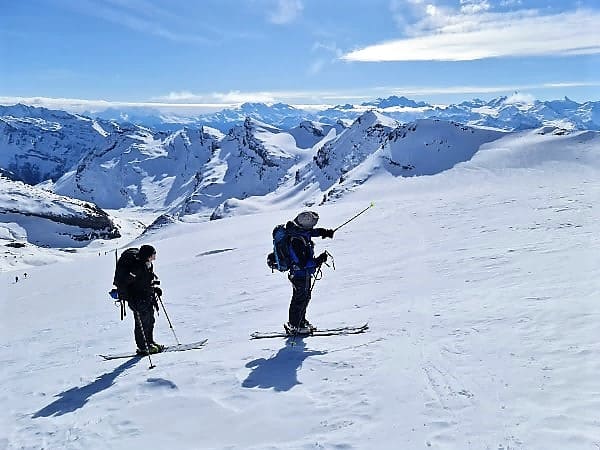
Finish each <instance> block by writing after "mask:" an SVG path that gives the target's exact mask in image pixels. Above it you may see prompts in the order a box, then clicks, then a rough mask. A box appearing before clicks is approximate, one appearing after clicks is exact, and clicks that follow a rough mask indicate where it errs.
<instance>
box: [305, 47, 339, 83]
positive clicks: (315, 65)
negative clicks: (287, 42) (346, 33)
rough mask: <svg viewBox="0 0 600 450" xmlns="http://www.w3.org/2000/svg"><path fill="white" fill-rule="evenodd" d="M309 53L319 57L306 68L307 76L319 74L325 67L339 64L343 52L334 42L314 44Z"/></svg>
mask: <svg viewBox="0 0 600 450" xmlns="http://www.w3.org/2000/svg"><path fill="white" fill-rule="evenodd" d="M311 53H317V54H319V56H318V57H317V58H316V59H315V60H314V61H312V63H311V64H310V65H309V66H308V70H307V73H308V75H311V76H314V75H318V74H319V73H321V72H322V71H323V70H324V69H325V67H327V66H328V65H331V64H335V63H338V62H339V59H340V57H341V56H342V55H343V54H344V52H343V51H342V50H341V49H340V48H339V47H338V46H337V44H336V43H335V42H321V41H319V42H315V43H314V44H313V46H312V49H311Z"/></svg>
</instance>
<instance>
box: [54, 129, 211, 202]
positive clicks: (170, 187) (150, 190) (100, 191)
mask: <svg viewBox="0 0 600 450" xmlns="http://www.w3.org/2000/svg"><path fill="white" fill-rule="evenodd" d="M221 137H222V134H221V133H220V132H219V131H217V130H214V129H210V128H208V127H203V128H200V129H187V128H185V129H182V130H179V131H177V132H175V133H171V134H169V133H162V132H153V131H151V130H148V129H144V128H140V127H138V126H133V125H131V126H129V127H125V126H123V127H122V128H121V129H120V130H119V132H118V133H112V134H110V135H109V136H107V137H106V141H105V142H104V145H103V147H102V148H101V149H99V150H97V151H95V152H90V153H88V154H87V155H86V157H85V158H83V159H82V160H81V161H80V162H79V164H78V166H77V167H76V169H75V170H73V171H71V172H69V173H67V174H65V175H64V176H63V177H62V178H61V179H60V180H58V181H57V182H56V184H55V186H54V190H55V191H56V192H58V193H60V194H63V195H69V196H72V197H76V198H82V199H85V200H88V201H93V202H95V203H97V204H99V205H100V206H102V207H104V208H111V209H117V208H124V207H133V206H144V207H147V208H148V209H151V210H152V209H154V210H161V209H162V210H165V209H168V208H169V207H171V206H172V205H177V204H181V203H182V202H183V201H184V200H185V198H186V196H187V195H189V194H190V193H191V192H192V191H193V189H194V183H195V178H196V176H197V174H198V172H201V170H202V167H203V166H204V165H205V164H207V163H208V162H209V161H210V160H211V158H212V155H213V152H214V150H215V147H216V142H217V141H218V140H219V139H220V138H221Z"/></svg>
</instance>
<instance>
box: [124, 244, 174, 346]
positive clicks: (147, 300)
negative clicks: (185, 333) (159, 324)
mask: <svg viewBox="0 0 600 450" xmlns="http://www.w3.org/2000/svg"><path fill="white" fill-rule="evenodd" d="M155 259H156V250H155V249H154V247H152V246H151V245H142V246H141V247H140V249H139V250H138V249H135V248H130V249H127V250H125V251H124V252H123V254H122V255H121V258H120V259H119V261H118V262H117V268H116V271H115V279H114V285H115V286H116V287H117V290H118V295H119V299H121V300H125V301H127V303H128V305H129V308H130V309H131V310H132V311H133V316H134V322H135V327H134V335H135V343H136V344H137V353H138V354H139V355H146V354H148V352H149V353H158V352H160V351H162V350H163V349H164V346H163V345H160V344H157V343H156V342H154V309H156V310H157V311H158V301H157V299H156V296H157V295H158V296H162V290H161V288H160V287H158V285H159V284H160V281H159V280H158V277H157V276H156V275H155V274H154V266H153V264H152V262H153V261H154V260H155Z"/></svg>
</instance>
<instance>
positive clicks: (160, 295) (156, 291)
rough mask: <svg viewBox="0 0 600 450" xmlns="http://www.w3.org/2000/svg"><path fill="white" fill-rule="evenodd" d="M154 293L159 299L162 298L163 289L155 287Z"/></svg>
mask: <svg viewBox="0 0 600 450" xmlns="http://www.w3.org/2000/svg"><path fill="white" fill-rule="evenodd" d="M154 293H155V294H156V295H158V296H159V297H162V289H161V288H159V287H154Z"/></svg>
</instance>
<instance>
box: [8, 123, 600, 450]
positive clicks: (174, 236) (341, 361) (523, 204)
mask: <svg viewBox="0 0 600 450" xmlns="http://www.w3.org/2000/svg"><path fill="white" fill-rule="evenodd" d="M417 131H418V130H417ZM543 133H544V134H536V133H529V132H525V133H520V134H517V135H507V136H505V137H504V138H502V139H500V140H497V141H494V142H492V143H489V144H486V145H484V149H482V150H481V151H480V152H478V153H477V154H476V155H475V156H474V158H473V159H472V160H470V161H467V162H464V163H462V164H459V165H457V166H455V167H454V168H452V169H450V170H447V171H444V172H442V173H439V174H437V175H435V176H429V177H392V176H390V175H389V174H386V173H385V172H382V174H381V175H382V176H379V177H376V178H374V179H373V180H372V183H367V184H365V185H364V186H363V188H362V189H360V190H357V191H355V192H354V193H353V194H352V195H350V196H346V197H344V198H342V199H340V200H339V201H337V202H336V203H334V204H326V205H324V206H322V207H315V208H316V209H317V211H318V212H319V214H320V216H321V221H320V224H321V225H322V226H325V227H334V226H337V225H339V224H341V223H342V222H343V221H344V220H346V219H347V218H349V217H351V216H352V215H354V214H355V213H356V212H358V211H359V210H360V209H362V208H364V207H365V206H366V205H368V202H370V201H372V200H374V201H375V202H376V206H375V208H373V209H372V210H370V211H369V212H368V213H365V214H364V215H362V216H360V217H359V218H358V219H356V220H355V221H354V222H351V223H350V224H348V225H347V226H345V227H343V228H341V229H340V230H338V231H337V232H336V234H335V239H333V240H332V241H330V240H321V239H317V240H316V247H317V248H316V251H317V252H320V251H322V250H323V249H328V250H329V251H330V252H331V253H332V254H333V255H334V256H335V263H336V270H335V271H333V270H332V269H331V268H325V269H324V277H323V278H322V279H321V280H320V281H318V282H317V283H316V285H315V288H314V291H313V299H312V301H311V304H310V306H309V310H308V318H309V319H310V320H311V321H312V322H313V323H315V324H316V325H318V326H322V327H327V326H332V325H339V324H356V323H362V322H366V321H368V322H369V325H370V330H369V332H368V333H366V334H364V335H356V336H339V337H325V338H305V339H296V340H295V342H294V344H295V345H291V344H292V342H290V341H286V340H284V339H276V340H266V341H250V340H248V336H249V333H250V332H252V331H255V330H277V329H280V328H281V323H282V322H284V321H285V320H286V318H287V307H288V301H289V297H290V295H291V288H290V285H289V283H288V281H287V280H286V278H285V276H284V275H283V274H279V273H276V274H272V273H271V271H270V270H269V269H268V268H267V267H266V265H265V255H266V254H267V253H268V252H269V251H270V247H271V230H272V228H273V226H274V225H275V224H276V223H281V222H282V221H285V220H287V219H289V218H290V217H293V216H294V214H296V213H297V212H298V209H299V206H296V207H294V208H292V209H289V210H277V211H271V212H268V213H263V214H257V215H251V216H240V217H231V218H227V219H223V220H220V221H216V222H205V223H200V224H183V223H179V224H174V225H172V226H169V227H166V228H163V229H161V230H160V231H158V232H157V233H156V234H154V235H153V236H152V238H151V239H152V240H151V241H148V242H151V243H152V244H153V245H155V246H156V248H157V249H158V258H157V260H156V262H155V267H156V271H157V273H158V274H159V276H160V277H161V280H162V287H163V289H164V296H163V300H164V303H165V306H166V308H167V311H168V313H169V317H170V319H171V321H172V323H173V326H174V330H175V331H176V333H177V336H178V337H179V339H180V340H181V341H183V342H189V341H193V340H196V339H198V338H208V340H209V341H208V346H207V347H206V348H204V349H203V350H198V351H189V352H183V353H169V354H163V355H157V356H155V357H154V358H153V362H154V363H155V365H156V368H155V369H153V370H151V371H148V360H147V359H138V358H133V359H125V360H121V361H114V362H104V361H101V360H100V358H98V356H97V355H98V354H99V353H104V352H114V351H124V350H128V349H132V348H133V336H132V327H133V322H132V316H131V314H128V316H127V317H126V320H125V321H123V322H121V321H120V320H119V311H118V309H117V308H115V307H114V306H113V303H112V300H111V299H110V298H108V296H107V294H106V292H107V291H108V289H110V282H111V280H112V274H113V270H114V256H113V255H111V254H109V255H104V254H102V255H100V256H98V255H94V256H89V257H87V258H86V257H78V258H76V259H74V260H73V261H72V262H69V263H60V264H55V265H50V266H46V267H39V268H35V269H32V270H28V275H29V276H28V278H27V279H26V280H23V279H22V277H21V280H20V281H19V282H18V283H15V282H14V275H15V272H11V273H8V274H7V273H0V285H1V286H2V290H1V291H0V318H1V319H0V320H2V326H0V343H1V344H0V359H1V361H2V364H0V379H1V380H2V383H0V401H1V404H2V406H3V414H2V415H0V447H1V448H6V449H7V450H16V449H21V448H36V449H38V448H52V449H54V448H61V449H66V450H70V449H84V448H85V449H86V450H95V449H106V448H110V449H115V450H120V449H132V448H177V449H180V450H188V449H190V450H191V449H224V448H235V449H238V448H243V449H250V450H252V449H255V450H258V449H261V450H262V449H266V448H273V449H275V448H277V449H309V448H326V449H334V448H335V449H342V448H343V449H397V448H401V449H420V448H424V449H429V448H431V449H434V450H456V449H509V448H510V449H514V450H538V449H539V450H542V449H544V450H546V449H588V448H589V449H593V448H595V447H596V446H597V443H598V421H597V419H596V412H597V411H598V410H599V409H600V398H599V396H598V392H600V378H599V377H598V372H599V371H600V346H599V345H598V342H597V328H598V313H597V311H598V298H597V297H598V295H597V294H598V290H599V287H600V285H599V281H598V280H599V279H600V277H599V269H598V267H599V266H598V255H597V248H598V245H599V244H600V242H599V238H598V236H600V213H599V211H600V205H599V204H598V202H599V199H600V185H599V182H598V180H600V162H599V161H598V154H599V153H600V143H599V141H598V134H597V133H592V132H583V133H573V134H570V135H564V136H560V135H553V134H552V131H550V130H543ZM155 337H156V339H157V340H158V341H159V342H163V343H174V337H173V335H172V333H171V331H170V330H169V327H168V324H167V321H166V319H165V316H164V314H162V311H161V315H160V316H159V317H157V325H156V333H155Z"/></svg>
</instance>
